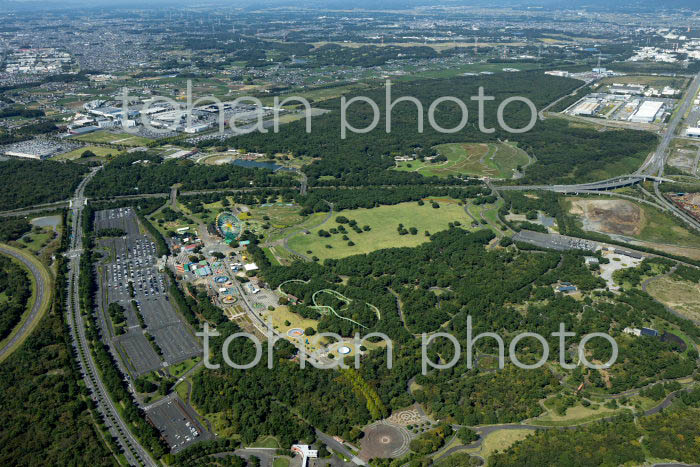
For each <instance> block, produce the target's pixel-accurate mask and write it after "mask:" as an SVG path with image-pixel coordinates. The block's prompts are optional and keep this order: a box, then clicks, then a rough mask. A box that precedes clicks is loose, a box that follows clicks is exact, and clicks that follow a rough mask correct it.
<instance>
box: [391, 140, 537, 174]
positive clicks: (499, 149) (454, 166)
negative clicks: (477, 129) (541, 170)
mask: <svg viewBox="0 0 700 467" xmlns="http://www.w3.org/2000/svg"><path fill="white" fill-rule="evenodd" d="M435 149H436V150H437V151H438V152H439V153H440V154H441V155H443V156H445V157H447V161H444V162H436V163H431V162H421V161H419V160H415V161H410V162H398V163H397V166H396V168H395V169H396V170H400V171H406V172H418V173H420V174H422V175H425V176H426V177H429V176H435V177H447V176H449V175H453V176H460V175H474V176H477V177H491V178H512V177H513V175H514V174H515V173H516V168H517V167H518V166H525V165H527V163H528V162H529V157H528V155H527V154H526V153H525V152H524V151H522V150H520V149H518V148H517V147H516V146H515V145H514V144H510V143H497V144H483V143H449V144H440V145H438V146H435Z"/></svg>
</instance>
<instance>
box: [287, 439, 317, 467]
mask: <svg viewBox="0 0 700 467" xmlns="http://www.w3.org/2000/svg"><path fill="white" fill-rule="evenodd" d="M292 451H293V452H296V453H298V454H300V455H301V467H306V465H307V460H308V459H309V458H312V457H313V458H316V457H318V451H317V450H315V449H309V445H308V444H295V445H293V446H292Z"/></svg>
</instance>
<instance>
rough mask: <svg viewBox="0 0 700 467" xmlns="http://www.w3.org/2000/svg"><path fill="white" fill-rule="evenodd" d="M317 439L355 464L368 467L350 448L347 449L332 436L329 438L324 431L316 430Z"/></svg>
mask: <svg viewBox="0 0 700 467" xmlns="http://www.w3.org/2000/svg"><path fill="white" fill-rule="evenodd" d="M316 437H317V438H318V439H319V440H320V441H321V442H323V444H325V445H326V446H327V447H328V448H330V449H332V450H334V451H336V452H339V453H341V454H342V455H343V456H345V457H346V458H347V459H350V460H351V461H352V462H353V463H354V464H357V465H366V464H365V461H363V460H362V459H360V458H359V457H356V456H355V455H354V454H353V453H352V452H350V450H349V449H348V448H346V447H345V446H344V445H343V444H341V443H339V442H338V441H336V440H335V439H333V437H332V436H328V435H327V434H325V433H323V432H322V431H319V430H316Z"/></svg>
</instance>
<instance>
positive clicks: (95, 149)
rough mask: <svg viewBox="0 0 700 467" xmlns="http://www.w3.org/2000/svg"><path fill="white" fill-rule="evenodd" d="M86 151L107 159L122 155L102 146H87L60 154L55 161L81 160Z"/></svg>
mask: <svg viewBox="0 0 700 467" xmlns="http://www.w3.org/2000/svg"><path fill="white" fill-rule="evenodd" d="M85 151H92V153H93V154H95V155H96V156H97V157H106V156H108V155H113V156H116V155H117V154H119V153H120V152H119V151H118V150H116V149H113V148H104V147H102V146H85V147H82V148H78V149H75V150H73V151H71V152H66V153H63V154H59V155H58V156H56V157H54V160H74V159H80V157H81V156H82V155H83V153H84V152H85Z"/></svg>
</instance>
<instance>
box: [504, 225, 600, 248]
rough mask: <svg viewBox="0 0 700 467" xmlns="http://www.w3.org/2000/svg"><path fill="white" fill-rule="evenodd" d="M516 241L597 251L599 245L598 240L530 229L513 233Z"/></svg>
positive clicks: (548, 246) (542, 245)
mask: <svg viewBox="0 0 700 467" xmlns="http://www.w3.org/2000/svg"><path fill="white" fill-rule="evenodd" d="M513 241H514V242H525V243H529V244H531V245H535V246H538V247H540V248H549V249H552V250H559V251H566V250H588V251H595V250H597V249H598V247H599V245H598V244H597V243H596V242H593V241H590V240H585V239H582V238H576V237H568V236H566V235H557V234H543V233H540V232H533V231H530V230H521V231H520V232H518V233H516V234H515V235H513Z"/></svg>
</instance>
